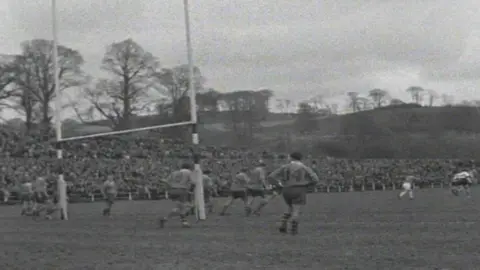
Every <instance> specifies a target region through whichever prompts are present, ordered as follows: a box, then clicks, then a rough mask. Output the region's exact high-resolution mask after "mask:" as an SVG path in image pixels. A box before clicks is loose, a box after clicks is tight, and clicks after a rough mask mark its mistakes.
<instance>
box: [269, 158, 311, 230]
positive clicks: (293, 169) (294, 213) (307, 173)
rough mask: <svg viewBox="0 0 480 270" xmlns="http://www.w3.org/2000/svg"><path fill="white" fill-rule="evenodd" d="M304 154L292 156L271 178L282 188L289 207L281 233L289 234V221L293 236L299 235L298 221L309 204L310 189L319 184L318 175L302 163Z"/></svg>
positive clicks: (283, 220)
mask: <svg viewBox="0 0 480 270" xmlns="http://www.w3.org/2000/svg"><path fill="white" fill-rule="evenodd" d="M301 160H302V154H301V153H298V152H293V153H291V154H290V163H288V164H285V165H283V166H282V167H280V168H278V169H277V170H275V171H273V172H272V173H271V174H270V175H269V176H268V179H270V180H271V181H272V182H273V183H275V184H276V185H279V186H282V187H283V188H282V196H283V199H284V200H285V203H286V205H287V211H286V213H285V214H284V215H283V217H282V220H281V224H280V228H279V231H280V232H281V233H286V232H287V226H288V221H289V220H290V221H291V230H290V232H291V234H293V235H295V234H297V233H298V219H299V216H300V210H301V208H302V206H304V205H305V204H306V203H307V191H308V187H309V186H310V185H312V184H317V183H318V182H319V179H318V176H317V174H316V173H315V172H314V171H313V170H312V169H310V168H309V167H307V166H306V165H304V164H303V163H302V161H301Z"/></svg>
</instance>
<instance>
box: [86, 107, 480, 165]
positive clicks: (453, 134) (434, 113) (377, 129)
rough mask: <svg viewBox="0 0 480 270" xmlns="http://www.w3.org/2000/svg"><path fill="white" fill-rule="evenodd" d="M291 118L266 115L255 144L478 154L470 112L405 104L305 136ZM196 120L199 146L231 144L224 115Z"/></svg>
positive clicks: (478, 125) (319, 125) (479, 128)
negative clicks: (297, 129)
mask: <svg viewBox="0 0 480 270" xmlns="http://www.w3.org/2000/svg"><path fill="white" fill-rule="evenodd" d="M295 119H296V115H292V114H279V113H270V114H269V115H268V116H267V117H266V118H265V119H264V120H263V121H262V122H261V123H260V126H261V128H260V129H259V130H258V131H257V133H256V142H255V145H261V146H262V147H265V148H274V149H278V150H289V149H293V148H295V149H301V148H303V149H307V150H309V151H314V152H324V153H326V154H329V155H339V156H355V157H365V156H370V157H383V156H389V157H425V156H428V157H446V156H454V157H458V156H462V155H466V156H469V157H470V156H478V155H480V136H478V134H480V112H479V110H478V109H476V108H474V107H459V106H455V107H420V106H418V105H405V106H399V107H386V108H380V109H375V110H370V111H362V112H357V113H351V114H346V115H334V116H330V117H318V118H317V119H316V128H315V129H314V130H312V131H311V132H309V133H307V134H305V133H304V134H299V133H298V132H296V131H295V128H294V124H295ZM144 120H145V121H146V122H147V123H148V121H153V120H151V119H150V120H148V117H143V118H139V119H137V120H136V121H135V122H137V123H138V122H140V121H142V122H143V121H144ZM147 120H148V121H147ZM199 121H200V123H201V124H200V130H199V133H200V137H201V140H202V141H203V143H205V144H217V145H226V144H235V139H234V136H233V134H232V132H230V131H229V130H228V128H227V125H226V124H227V123H229V121H230V115H229V113H228V112H220V113H216V114H213V113H210V114H203V115H199ZM99 124H100V125H99ZM104 124H105V123H103V124H102V123H98V122H97V123H95V125H96V126H97V127H98V126H100V128H98V130H100V131H107V130H108V128H107V129H105V125H104ZM84 128H87V127H86V126H82V127H81V128H80V129H82V130H83V129H84ZM88 129H90V130H89V133H90V132H95V126H89V127H88ZM77 132H80V131H78V130H77ZM477 153H479V154H477Z"/></svg>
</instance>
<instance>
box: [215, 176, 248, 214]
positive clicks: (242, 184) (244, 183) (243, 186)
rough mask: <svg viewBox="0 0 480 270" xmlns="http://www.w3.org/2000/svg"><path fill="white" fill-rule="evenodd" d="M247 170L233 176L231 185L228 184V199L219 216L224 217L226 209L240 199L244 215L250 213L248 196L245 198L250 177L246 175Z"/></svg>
mask: <svg viewBox="0 0 480 270" xmlns="http://www.w3.org/2000/svg"><path fill="white" fill-rule="evenodd" d="M247 171H248V169H247V168H243V169H242V170H241V171H240V172H239V173H237V174H236V175H235V177H234V178H233V180H232V182H231V184H230V197H229V198H228V200H227V202H226V203H225V204H224V205H223V208H222V211H221V212H220V215H221V216H224V215H225V214H226V212H227V210H228V208H229V207H230V206H231V205H232V204H233V202H234V201H235V200H236V199H241V200H242V201H243V205H244V207H245V214H246V215H248V214H249V213H250V211H249V210H250V208H249V207H248V196H247V187H248V183H249V182H250V177H248V175H247Z"/></svg>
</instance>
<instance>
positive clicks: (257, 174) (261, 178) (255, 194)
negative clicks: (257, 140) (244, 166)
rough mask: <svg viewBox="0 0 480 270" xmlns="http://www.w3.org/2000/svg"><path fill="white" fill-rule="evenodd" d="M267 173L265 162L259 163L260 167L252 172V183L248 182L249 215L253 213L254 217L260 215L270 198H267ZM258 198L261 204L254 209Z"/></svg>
mask: <svg viewBox="0 0 480 270" xmlns="http://www.w3.org/2000/svg"><path fill="white" fill-rule="evenodd" d="M266 177H267V176H266V172H265V163H264V162H263V161H259V162H258V166H257V167H256V168H255V169H253V170H252V172H251V173H250V182H248V186H247V194H248V197H249V198H248V206H247V207H248V211H247V215H249V214H250V212H251V211H253V214H254V215H260V211H261V210H262V208H263V207H265V206H266V205H267V203H268V196H267V189H268V185H267V181H266ZM256 198H260V203H259V204H258V206H257V207H256V208H255V210H252V209H253V203H254V201H255V199H256Z"/></svg>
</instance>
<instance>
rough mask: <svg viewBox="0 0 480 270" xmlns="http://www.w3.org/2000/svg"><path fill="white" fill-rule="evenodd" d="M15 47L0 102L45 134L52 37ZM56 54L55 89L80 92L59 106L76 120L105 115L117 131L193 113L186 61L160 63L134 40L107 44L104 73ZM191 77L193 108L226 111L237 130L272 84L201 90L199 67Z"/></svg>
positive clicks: (66, 51)
mask: <svg viewBox="0 0 480 270" xmlns="http://www.w3.org/2000/svg"><path fill="white" fill-rule="evenodd" d="M20 46H21V53H20V54H18V55H13V56H10V57H8V58H9V59H8V60H6V61H3V62H2V63H0V102H1V103H0V106H1V109H6V108H8V109H11V110H14V111H15V112H16V113H17V114H18V115H21V117H22V118H23V120H24V123H25V130H26V132H31V131H33V130H39V129H40V130H42V131H43V132H47V130H49V129H50V128H51V126H52V118H53V111H54V100H55V97H56V93H55V80H54V75H55V71H54V63H53V54H52V51H53V43H52V41H49V40H43V39H34V40H29V41H25V42H22V43H21V45H20ZM57 59H58V69H59V70H58V72H59V74H58V77H59V83H60V86H59V87H60V91H62V92H65V91H67V90H69V91H70V90H71V91H72V92H73V91H74V92H75V93H77V94H76V95H75V98H71V100H70V101H69V102H67V103H65V104H63V105H62V107H61V108H59V109H61V110H65V109H71V110H73V111H74V114H75V116H76V119H74V120H75V121H80V122H81V123H88V124H92V123H95V122H96V121H97V120H99V119H103V120H104V122H105V121H107V122H108V125H109V126H110V127H111V128H112V129H114V130H122V129H129V128H133V127H135V126H134V125H135V121H134V120H136V119H138V116H146V115H148V116H154V117H150V118H148V119H150V121H151V123H149V124H151V125H154V124H162V123H165V122H177V121H185V120H188V119H189V117H190V105H189V104H190V101H189V90H190V89H189V80H188V78H189V70H188V66H187V65H180V66H176V67H172V68H162V67H161V66H160V63H159V60H158V58H157V57H155V56H154V55H152V54H151V53H150V52H148V51H146V50H145V49H144V48H143V47H142V46H141V45H140V44H138V43H136V42H135V41H134V40H132V39H126V40H123V41H120V42H115V43H112V44H111V45H109V46H108V47H107V49H106V51H105V53H104V56H103V58H102V60H101V70H102V71H103V72H105V75H106V76H105V77H102V76H101V75H100V76H96V77H93V76H91V75H89V74H87V73H86V72H85V70H84V68H83V66H84V63H85V61H84V58H83V57H82V55H81V53H80V52H79V51H77V50H74V49H72V48H68V47H66V46H63V45H59V46H58V58H57ZM194 78H195V84H196V85H195V89H196V90H197V93H196V96H197V103H198V108H197V109H198V111H199V112H200V113H205V114H215V113H217V112H219V111H229V114H230V118H231V121H230V123H228V126H229V127H230V129H232V130H233V131H234V132H235V133H236V134H239V136H247V135H248V136H250V135H251V134H253V131H254V129H255V128H256V127H257V126H258V125H257V124H258V121H260V120H261V119H262V117H266V114H268V113H269V109H270V104H269V101H270V98H271V97H272V96H273V91H272V90H269V89H262V90H255V91H254V90H240V91H234V92H228V93H220V92H219V91H216V90H215V89H205V87H204V86H205V82H206V79H205V77H204V76H203V75H202V73H201V71H200V68H198V67H194ZM62 95H63V94H62ZM65 96H68V94H67V95H65ZM70 120H71V119H70ZM67 121H68V120H67Z"/></svg>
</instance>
